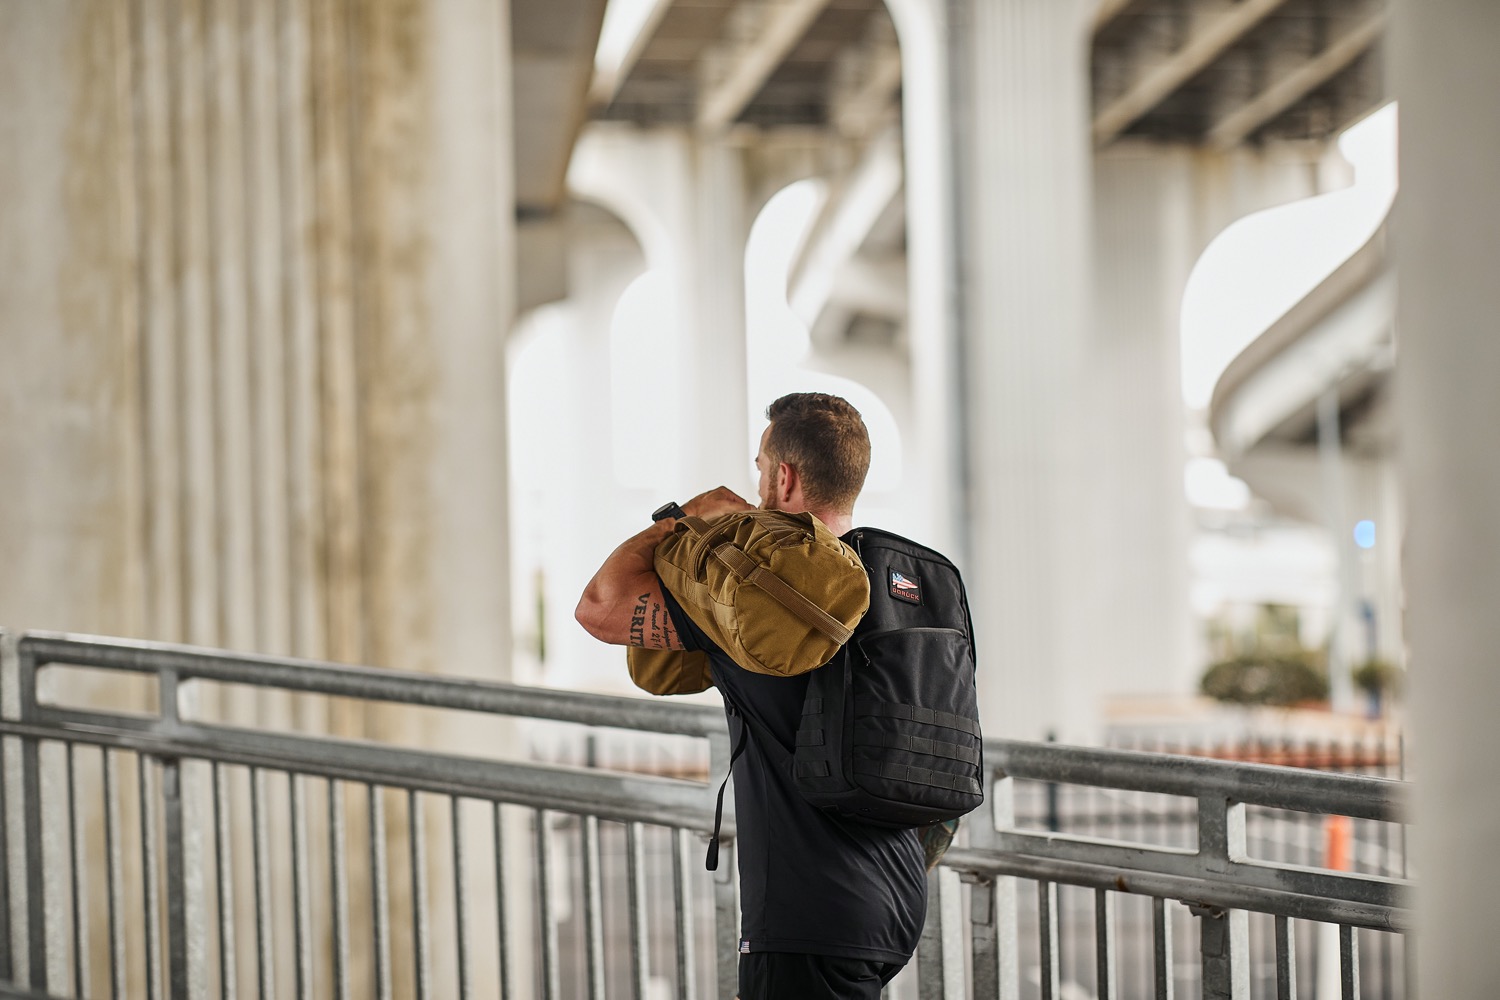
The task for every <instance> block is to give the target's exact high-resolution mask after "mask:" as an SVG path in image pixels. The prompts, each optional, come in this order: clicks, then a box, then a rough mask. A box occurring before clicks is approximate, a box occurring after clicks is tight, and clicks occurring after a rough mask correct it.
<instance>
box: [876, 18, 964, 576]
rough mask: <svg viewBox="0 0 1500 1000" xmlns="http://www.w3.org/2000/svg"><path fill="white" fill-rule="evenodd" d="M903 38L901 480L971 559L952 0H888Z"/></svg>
mask: <svg viewBox="0 0 1500 1000" xmlns="http://www.w3.org/2000/svg"><path fill="white" fill-rule="evenodd" d="M887 6H888V7H889V8H890V12H891V19H892V22H893V23H894V24H895V26H896V35H897V40H898V41H899V43H900V47H901V115H902V123H901V126H902V133H903V134H902V139H903V142H902V158H903V165H904V168H905V172H906V184H905V194H906V240H907V250H906V261H907V279H906V280H907V293H908V301H909V303H910V304H909V311H908V318H907V337H908V341H909V343H910V345H911V347H910V355H911V389H910V398H911V414H912V425H911V433H910V434H909V435H908V436H907V437H906V439H905V441H906V448H905V451H904V458H905V461H906V469H905V475H904V477H903V480H904V481H903V483H902V489H903V490H904V491H909V494H910V499H909V503H910V509H912V510H914V511H917V512H919V515H920V516H919V519H918V520H917V521H916V524H918V525H920V529H918V528H913V531H912V534H913V535H915V536H918V537H920V538H921V539H922V540H923V541H925V542H926V543H927V544H929V545H932V546H933V547H934V548H937V549H939V550H940V551H943V552H945V553H947V554H948V555H949V556H950V557H951V558H953V559H954V560H955V561H956V562H957V563H958V564H959V566H960V568H963V569H967V568H968V563H969V558H968V557H969V554H970V540H969V536H968V512H967V498H966V497H965V495H964V484H963V481H962V477H963V475H964V471H963V470H964V468H965V466H966V456H965V454H964V448H965V441H966V438H965V421H964V393H963V391H962V388H961V385H962V377H963V376H962V364H963V358H962V356H961V353H960V344H959V336H960V333H959V331H960V329H961V326H962V321H963V316H964V312H965V310H964V305H965V304H964V302H963V301H962V299H961V294H960V291H961V285H960V281H959V266H960V262H961V260H963V259H964V258H965V255H964V254H963V253H962V251H961V248H960V245H959V242H958V241H959V239H960V227H959V217H958V204H959V194H958V192H957V191H956V190H955V180H956V177H955V169H954V168H955V162H954V140H953V129H954V126H955V124H958V123H959V122H960V121H962V122H963V123H968V122H969V121H970V119H969V118H968V117H966V116H960V115H958V114H956V112H955V110H954V90H955V88H954V87H953V86H952V80H953V77H954V76H955V74H959V75H961V74H963V72H964V70H965V69H966V68H967V66H966V64H965V63H963V62H962V61H959V62H958V63H957V64H956V65H955V59H954V56H955V52H954V51H953V48H952V44H951V38H950V23H949V17H948V8H949V7H950V6H953V4H952V3H951V2H950V0H887Z"/></svg>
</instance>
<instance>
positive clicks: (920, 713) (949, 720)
mask: <svg viewBox="0 0 1500 1000" xmlns="http://www.w3.org/2000/svg"><path fill="white" fill-rule="evenodd" d="M854 714H855V715H866V716H877V717H880V718H885V719H904V720H906V721H907V722H920V723H923V724H925V725H929V726H942V727H943V728H944V729H957V730H958V731H959V732H961V733H968V734H969V735H970V736H978V735H979V723H977V722H975V721H974V720H973V719H966V718H964V717H963V716H962V715H954V714H953V713H952V712H939V711H937V710H936V709H932V708H918V707H917V706H916V705H900V704H895V703H892V702H887V701H876V700H875V699H874V698H856V699H854Z"/></svg>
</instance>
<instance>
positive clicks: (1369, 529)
mask: <svg viewBox="0 0 1500 1000" xmlns="http://www.w3.org/2000/svg"><path fill="white" fill-rule="evenodd" d="M1354 544H1355V545H1358V546H1359V547H1360V548H1362V549H1373V548H1374V547H1375V522H1374V521H1361V522H1359V523H1358V524H1356V525H1355V526H1354Z"/></svg>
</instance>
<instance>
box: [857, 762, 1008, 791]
mask: <svg viewBox="0 0 1500 1000" xmlns="http://www.w3.org/2000/svg"><path fill="white" fill-rule="evenodd" d="M854 773H855V774H862V775H865V776H867V777H871V778H888V779H890V780H892V781H905V782H907V783H909V784H913V785H927V786H929V787H931V788H946V789H949V790H950V791H955V792H965V793H967V794H970V795H978V794H979V793H980V788H979V782H978V781H976V780H974V779H973V778H971V777H968V776H967V775H963V774H944V773H943V772H942V771H934V770H931V769H930V768H925V767H913V766H911V765H909V764H883V763H881V762H880V761H875V760H863V759H860V758H856V759H855V761H854Z"/></svg>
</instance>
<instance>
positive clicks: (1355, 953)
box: [1339, 924, 1359, 1000]
mask: <svg viewBox="0 0 1500 1000" xmlns="http://www.w3.org/2000/svg"><path fill="white" fill-rule="evenodd" d="M1339 991H1340V996H1341V997H1342V1000H1359V931H1358V930H1357V929H1356V928H1354V927H1351V926H1349V925H1348V924H1339Z"/></svg>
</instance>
